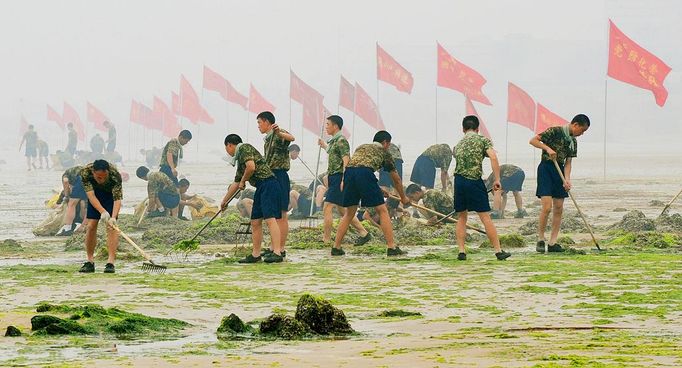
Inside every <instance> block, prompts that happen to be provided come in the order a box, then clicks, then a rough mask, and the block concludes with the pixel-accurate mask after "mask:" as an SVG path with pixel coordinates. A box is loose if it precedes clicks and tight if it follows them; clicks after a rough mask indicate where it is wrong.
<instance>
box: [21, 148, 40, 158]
mask: <svg viewBox="0 0 682 368" xmlns="http://www.w3.org/2000/svg"><path fill="white" fill-rule="evenodd" d="M24 155H25V156H26V157H36V156H38V149H37V148H36V147H29V146H26V151H25V154H24Z"/></svg>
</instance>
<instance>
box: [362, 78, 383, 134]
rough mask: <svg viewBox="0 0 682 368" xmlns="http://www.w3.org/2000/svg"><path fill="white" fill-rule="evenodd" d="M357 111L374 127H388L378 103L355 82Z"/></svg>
mask: <svg viewBox="0 0 682 368" xmlns="http://www.w3.org/2000/svg"><path fill="white" fill-rule="evenodd" d="M355 113H356V114H358V116H359V117H360V118H361V119H362V120H364V121H366V122H367V124H369V125H370V126H372V127H373V128H375V129H377V130H384V129H386V127H385V126H384V121H383V120H382V119H381V114H380V113H379V109H378V108H377V105H376V103H374V100H372V98H371V97H369V95H368V94H367V92H365V90H364V89H362V87H360V85H359V84H358V83H355Z"/></svg>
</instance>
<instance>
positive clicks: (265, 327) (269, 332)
mask: <svg viewBox="0 0 682 368" xmlns="http://www.w3.org/2000/svg"><path fill="white" fill-rule="evenodd" d="M259 331H260V333H261V334H262V335H266V336H274V337H278V338H281V339H286V340H295V339H301V338H303V337H305V336H306V335H308V334H309V332H310V330H309V329H308V326H306V325H305V324H303V323H302V322H301V321H299V320H297V319H296V318H294V317H291V316H286V315H284V314H280V313H275V314H272V315H270V316H269V317H268V318H266V319H265V320H264V321H263V322H261V323H260V327H259Z"/></svg>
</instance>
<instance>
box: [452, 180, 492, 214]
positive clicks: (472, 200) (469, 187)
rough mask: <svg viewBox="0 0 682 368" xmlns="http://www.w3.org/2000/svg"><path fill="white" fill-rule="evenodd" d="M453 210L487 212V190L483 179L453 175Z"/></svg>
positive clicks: (488, 206)
mask: <svg viewBox="0 0 682 368" xmlns="http://www.w3.org/2000/svg"><path fill="white" fill-rule="evenodd" d="M455 211H456V212H463V211H473V212H488V211H490V203H488V191H487V190H486V189H485V183H484V182H483V179H476V180H472V179H467V178H465V177H463V176H462V175H455Z"/></svg>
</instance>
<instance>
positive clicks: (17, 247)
mask: <svg viewBox="0 0 682 368" xmlns="http://www.w3.org/2000/svg"><path fill="white" fill-rule="evenodd" d="M23 250H24V248H23V247H22V246H21V244H20V243H19V242H18V241H16V240H14V239H5V240H3V241H1V242H0V252H2V253H18V252H22V251H23Z"/></svg>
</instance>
